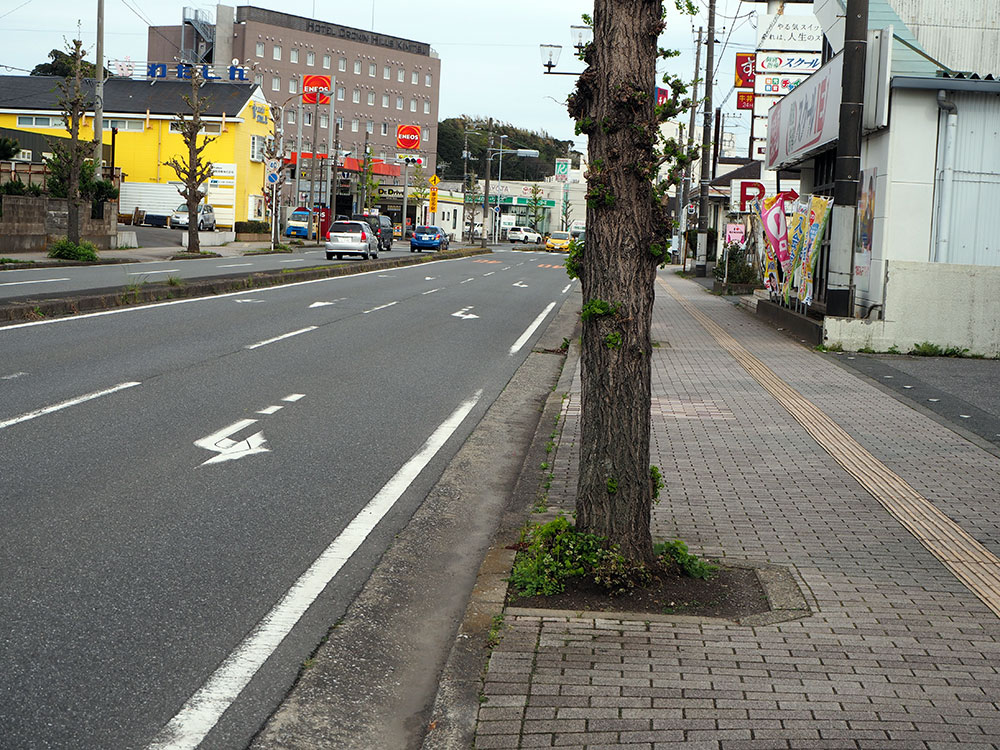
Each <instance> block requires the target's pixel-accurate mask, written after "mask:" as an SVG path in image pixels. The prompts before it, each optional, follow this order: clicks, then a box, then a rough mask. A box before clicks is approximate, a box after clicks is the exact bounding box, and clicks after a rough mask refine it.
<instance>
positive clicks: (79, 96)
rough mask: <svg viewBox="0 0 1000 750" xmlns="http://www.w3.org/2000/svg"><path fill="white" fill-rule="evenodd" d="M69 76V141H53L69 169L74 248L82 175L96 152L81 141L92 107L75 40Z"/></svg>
mask: <svg viewBox="0 0 1000 750" xmlns="http://www.w3.org/2000/svg"><path fill="white" fill-rule="evenodd" d="M67 49H68V51H69V54H68V55H67V58H68V60H69V71H68V72H69V74H68V75H67V76H66V77H65V78H64V79H63V80H61V81H60V82H59V84H58V85H59V106H60V108H61V109H62V118H63V124H64V125H65V126H66V130H67V132H68V133H69V140H68V141H67V140H66V139H64V138H53V139H52V141H51V143H52V150H53V152H54V153H55V157H54V159H51V160H49V161H50V165H51V162H53V161H58V162H60V163H61V164H62V165H63V166H64V167H65V170H64V171H65V173H66V205H67V223H66V237H67V239H68V240H69V241H70V242H72V243H73V244H74V245H79V244H80V172H81V171H82V169H83V163H84V161H85V160H86V158H87V156H88V155H89V154H90V153H91V152H92V146H91V144H90V143H88V142H84V141H81V140H80V123H81V122H82V121H83V118H84V115H86V114H87V108H88V107H89V106H91V102H90V101H89V97H88V96H87V92H86V91H85V90H84V87H83V73H84V69H83V42H81V41H80V40H79V39H74V40H73V41H72V42H70V44H69V45H68V46H67Z"/></svg>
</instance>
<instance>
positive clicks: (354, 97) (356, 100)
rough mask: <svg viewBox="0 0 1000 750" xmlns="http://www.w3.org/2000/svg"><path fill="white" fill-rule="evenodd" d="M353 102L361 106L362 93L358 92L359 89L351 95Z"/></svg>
mask: <svg viewBox="0 0 1000 750" xmlns="http://www.w3.org/2000/svg"><path fill="white" fill-rule="evenodd" d="M351 101H352V102H354V103H355V104H360V103H361V92H360V91H358V90H357V89H354V93H352V94H351Z"/></svg>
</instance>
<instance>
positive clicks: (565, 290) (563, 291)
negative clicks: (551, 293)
mask: <svg viewBox="0 0 1000 750" xmlns="http://www.w3.org/2000/svg"><path fill="white" fill-rule="evenodd" d="M571 286H573V282H572V281H571V282H570V283H569V284H567V285H566V286H565V287H563V290H562V292H561V294H566V292H568V291H569V288H570V287H571Z"/></svg>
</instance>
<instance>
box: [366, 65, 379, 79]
mask: <svg viewBox="0 0 1000 750" xmlns="http://www.w3.org/2000/svg"><path fill="white" fill-rule="evenodd" d="M376 70H378V66H376V65H375V63H368V75H369V76H370V77H372V78H374V77H375V71H376Z"/></svg>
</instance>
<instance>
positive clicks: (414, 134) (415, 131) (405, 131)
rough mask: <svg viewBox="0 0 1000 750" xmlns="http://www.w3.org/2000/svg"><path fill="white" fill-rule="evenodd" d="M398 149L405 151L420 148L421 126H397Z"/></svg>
mask: <svg viewBox="0 0 1000 750" xmlns="http://www.w3.org/2000/svg"><path fill="white" fill-rule="evenodd" d="M396 147H397V148H405V149H417V148H420V126H419V125H397V126H396Z"/></svg>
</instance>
